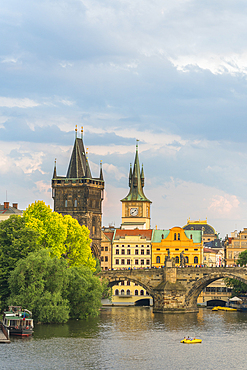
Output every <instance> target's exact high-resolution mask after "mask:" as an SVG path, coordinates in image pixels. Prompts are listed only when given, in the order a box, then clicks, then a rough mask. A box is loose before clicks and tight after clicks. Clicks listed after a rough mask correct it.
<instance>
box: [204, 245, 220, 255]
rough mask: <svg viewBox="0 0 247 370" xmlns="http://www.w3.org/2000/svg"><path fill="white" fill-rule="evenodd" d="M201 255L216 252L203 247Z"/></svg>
mask: <svg viewBox="0 0 247 370" xmlns="http://www.w3.org/2000/svg"><path fill="white" fill-rule="evenodd" d="M203 253H215V254H216V253H217V251H215V250H213V249H210V248H206V247H204V248H203Z"/></svg>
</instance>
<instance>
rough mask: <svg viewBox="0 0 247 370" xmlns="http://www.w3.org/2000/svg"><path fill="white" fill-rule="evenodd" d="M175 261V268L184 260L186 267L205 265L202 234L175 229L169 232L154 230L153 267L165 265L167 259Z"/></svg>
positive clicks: (195, 231)
mask: <svg viewBox="0 0 247 370" xmlns="http://www.w3.org/2000/svg"><path fill="white" fill-rule="evenodd" d="M168 256H169V257H170V258H171V259H173V260H174V263H175V266H179V265H180V264H181V258H184V260H185V263H186V265H189V266H196V265H202V264H203V244H202V232H201V231H200V230H184V229H183V228H181V227H173V228H171V229H169V230H154V232H153V237H152V266H153V267H161V266H164V265H165V260H166V258H167V257H168Z"/></svg>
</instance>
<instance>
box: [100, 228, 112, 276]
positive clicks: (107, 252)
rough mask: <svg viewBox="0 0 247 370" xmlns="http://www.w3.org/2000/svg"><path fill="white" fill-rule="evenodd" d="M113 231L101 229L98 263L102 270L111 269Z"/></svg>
mask: <svg viewBox="0 0 247 370" xmlns="http://www.w3.org/2000/svg"><path fill="white" fill-rule="evenodd" d="M113 235H114V231H108V232H104V231H103V230H102V231H101V257H100V261H101V263H100V265H101V268H102V270H111V268H112V257H111V256H112V239H113Z"/></svg>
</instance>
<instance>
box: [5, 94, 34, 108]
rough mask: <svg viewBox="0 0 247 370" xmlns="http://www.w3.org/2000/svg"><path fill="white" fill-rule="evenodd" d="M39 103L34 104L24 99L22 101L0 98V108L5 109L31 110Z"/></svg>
mask: <svg viewBox="0 0 247 370" xmlns="http://www.w3.org/2000/svg"><path fill="white" fill-rule="evenodd" d="M38 105H39V103H36V102H35V101H33V100H31V99H28V98H24V99H18V98H6V97H3V96H0V107H7V108H14V107H17V108H33V107H37V106H38Z"/></svg>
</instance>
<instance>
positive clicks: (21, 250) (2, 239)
mask: <svg viewBox="0 0 247 370" xmlns="http://www.w3.org/2000/svg"><path fill="white" fill-rule="evenodd" d="M37 238H38V234H37V232H36V231H35V230H33V229H31V228H28V227H27V226H26V223H25V220H24V219H23V218H22V217H20V216H15V215H13V216H11V217H10V218H9V219H7V220H5V221H2V222H1V223H0V299H1V301H2V303H3V304H5V303H6V299H7V297H8V296H9V294H10V289H9V284H8V279H9V275H10V272H11V271H12V270H14V269H15V267H16V264H17V262H18V261H19V260H22V259H23V258H26V257H27V255H28V254H29V253H30V252H33V251H35V250H37V249H38V244H37Z"/></svg>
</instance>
